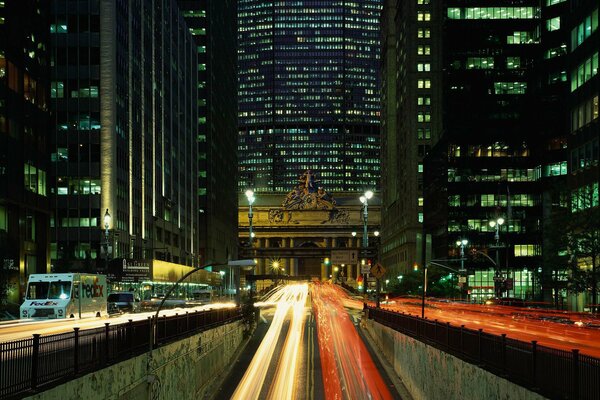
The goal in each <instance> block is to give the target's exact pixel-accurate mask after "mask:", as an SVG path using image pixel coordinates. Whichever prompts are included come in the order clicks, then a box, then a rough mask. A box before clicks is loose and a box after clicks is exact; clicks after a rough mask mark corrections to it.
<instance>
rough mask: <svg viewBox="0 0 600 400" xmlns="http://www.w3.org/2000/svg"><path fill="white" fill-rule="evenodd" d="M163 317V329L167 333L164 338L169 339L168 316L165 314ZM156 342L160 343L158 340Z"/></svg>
mask: <svg viewBox="0 0 600 400" xmlns="http://www.w3.org/2000/svg"><path fill="white" fill-rule="evenodd" d="M163 317H164V318H163V330H164V333H165V335H164V337H163V340H167V316H166V315H163ZM156 344H158V342H157V343H156Z"/></svg>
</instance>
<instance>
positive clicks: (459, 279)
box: [458, 276, 467, 283]
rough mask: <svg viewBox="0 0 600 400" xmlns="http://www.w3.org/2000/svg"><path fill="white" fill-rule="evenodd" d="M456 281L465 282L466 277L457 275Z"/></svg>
mask: <svg viewBox="0 0 600 400" xmlns="http://www.w3.org/2000/svg"><path fill="white" fill-rule="evenodd" d="M458 283H467V277H466V276H459V277H458Z"/></svg>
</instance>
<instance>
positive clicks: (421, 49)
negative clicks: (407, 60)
mask: <svg viewBox="0 0 600 400" xmlns="http://www.w3.org/2000/svg"><path fill="white" fill-rule="evenodd" d="M417 54H418V55H420V56H428V55H430V54H431V46H417Z"/></svg>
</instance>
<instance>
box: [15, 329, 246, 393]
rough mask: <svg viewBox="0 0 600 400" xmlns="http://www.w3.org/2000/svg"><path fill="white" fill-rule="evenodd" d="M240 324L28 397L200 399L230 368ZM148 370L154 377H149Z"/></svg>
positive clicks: (241, 331) (195, 336)
mask: <svg viewBox="0 0 600 400" xmlns="http://www.w3.org/2000/svg"><path fill="white" fill-rule="evenodd" d="M243 331H244V326H243V324H242V322H240V321H237V322H234V323H231V324H227V325H224V326H219V327H217V328H214V329H211V330H208V331H205V332H202V333H199V334H197V335H194V336H191V337H188V338H185V339H182V340H179V341H177V342H174V343H171V344H168V345H166V346H163V347H159V348H158V349H155V350H154V351H153V356H152V361H151V363H150V365H151V367H150V368H148V361H149V360H150V358H149V357H148V354H143V355H141V356H138V357H135V358H132V359H129V360H126V361H123V362H120V363H118V364H115V365H111V366H109V367H107V368H104V369H101V370H99V371H95V372H93V373H90V374H87V375H84V376H82V377H79V378H77V379H74V380H72V381H70V382H67V383H64V384H62V385H59V386H56V387H54V388H52V389H49V390H47V391H45V392H41V393H38V394H36V395H34V396H30V397H27V399H32V400H33V399H35V400H38V399H39V400H41V399H43V400H67V399H86V400H93V399H128V400H129V399H132V400H134V399H140V400H141V399H144V400H147V399H160V400H163V399H164V400H168V399H178V400H179V399H201V398H205V397H208V393H207V392H209V391H210V390H211V389H212V386H211V385H210V383H212V382H215V381H216V380H218V379H219V378H220V377H219V374H223V373H225V371H227V370H228V369H229V367H230V364H231V361H232V357H233V356H234V355H235V352H236V350H237V349H238V347H239V346H240V344H242V341H243ZM149 372H150V373H149Z"/></svg>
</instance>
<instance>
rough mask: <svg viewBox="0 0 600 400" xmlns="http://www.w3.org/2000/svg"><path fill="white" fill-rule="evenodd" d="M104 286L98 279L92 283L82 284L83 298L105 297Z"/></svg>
mask: <svg viewBox="0 0 600 400" xmlns="http://www.w3.org/2000/svg"><path fill="white" fill-rule="evenodd" d="M103 291H104V285H101V284H99V283H98V277H96V278H94V281H93V282H92V283H85V282H81V292H82V296H83V297H88V298H93V297H104V293H103Z"/></svg>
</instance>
